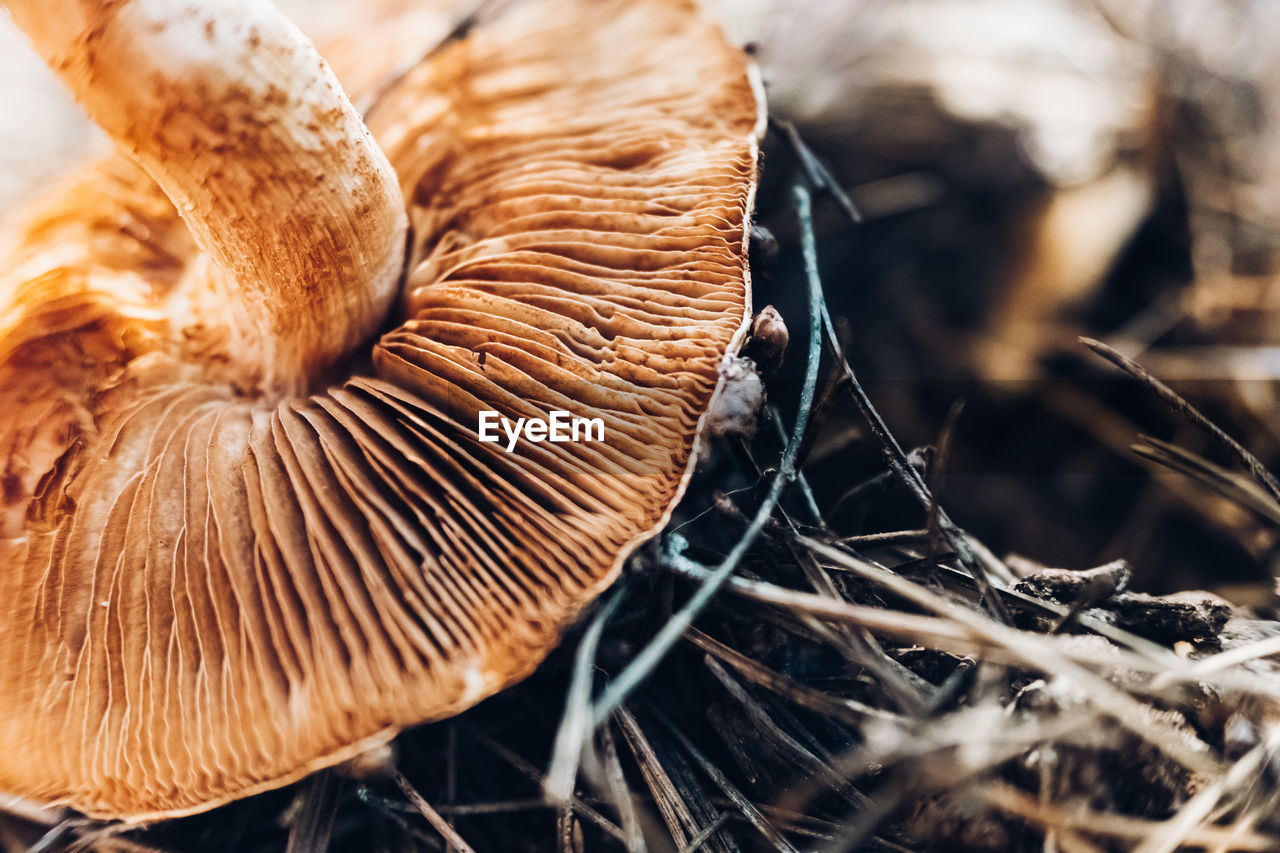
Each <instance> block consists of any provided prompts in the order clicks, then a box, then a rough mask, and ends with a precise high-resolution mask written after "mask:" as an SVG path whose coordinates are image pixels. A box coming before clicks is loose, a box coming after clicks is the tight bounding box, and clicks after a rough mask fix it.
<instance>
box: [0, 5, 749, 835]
mask: <svg viewBox="0 0 1280 853" xmlns="http://www.w3.org/2000/svg"><path fill="white" fill-rule="evenodd" d="M424 47H427V46H424ZM367 50H368V51H369V55H370V61H371V62H377V61H378V57H377V53H378V45H377V44H371V45H368V46H367ZM757 108H758V107H757V103H756V98H755V95H754V93H753V90H752V87H751V86H750V84H749V81H748V78H747V74H746V68H745V61H744V60H743V58H742V57H741V56H739V55H738V54H737V53H736V52H735V51H733V50H732V49H731V48H729V47H728V46H727V45H726V44H725V43H724V41H723V40H722V39H721V38H720V36H719V35H718V33H716V32H714V31H713V29H712V28H711V27H710V26H709V25H708V24H706V23H704V22H702V21H701V20H700V19H698V18H697V16H696V14H695V13H694V11H693V9H692V8H691V6H690V5H689V4H687V3H684V2H680V0H594V2H593V0H564V1H563V2H556V1H555V0H527V2H518V3H515V4H513V5H512V6H511V7H510V8H509V9H508V10H507V11H506V12H505V13H504V14H502V15H501V16H500V17H498V18H497V19H496V20H494V21H490V22H486V23H484V24H483V25H481V26H480V27H478V28H477V29H476V30H475V31H474V32H472V33H471V34H470V35H468V36H467V37H466V38H463V39H461V40H458V41H455V42H453V43H451V44H448V45H445V46H443V47H441V48H440V49H438V50H436V51H434V52H433V53H432V54H431V55H430V56H429V58H428V59H426V60H425V61H424V62H422V63H421V64H419V65H417V66H416V67H414V68H413V69H412V70H410V71H409V72H408V73H407V74H404V75H402V76H399V77H396V78H394V79H389V80H387V81H385V85H384V86H383V88H382V89H381V90H380V94H379V96H378V97H377V99H376V101H375V102H374V106H373V107H372V109H371V110H370V111H369V113H368V116H367V119H368V123H369V125H370V127H371V129H372V130H373V131H374V133H375V135H376V136H377V137H378V139H379V141H380V143H381V144H382V145H383V147H384V149H385V150H386V152H387V154H388V156H389V158H390V160H391V162H392V164H393V166H394V167H395V169H396V171H397V174H398V175H399V177H400V180H401V185H402V187H403V189H404V193H405V198H406V202H407V204H408V206H409V210H410V218H411V221H412V223H413V227H414V241H413V245H412V247H411V252H412V264H411V267H410V272H409V275H408V278H407V282H406V286H405V290H404V293H403V294H402V300H401V305H400V307H399V309H398V311H399V313H398V315H397V316H396V318H394V320H393V323H392V324H393V326H394V328H393V329H392V330H391V331H389V332H387V333H386V334H385V335H383V336H382V337H381V339H380V340H378V341H377V342H376V343H375V345H374V346H373V347H372V351H371V354H369V353H366V354H363V355H362V356H361V357H359V358H357V359H355V363H356V364H357V365H358V367H357V368H355V369H353V371H352V375H351V377H350V378H347V379H345V380H340V381H337V382H336V384H334V385H333V386H332V387H330V388H328V389H327V390H323V391H321V392H318V393H316V394H314V395H312V396H311V397H308V398H305V399H296V400H286V401H283V402H278V403H272V404H267V403H264V402H262V401H257V400H254V399H251V398H246V397H245V396H242V395H241V394H239V393H238V392H237V391H236V390H235V388H234V387H228V386H227V385H225V384H217V383H215V382H213V381H212V380H211V379H210V377H211V376H215V375H221V374H219V372H218V371H217V370H216V369H214V367H216V365H215V364H214V362H216V360H217V356H216V353H217V346H218V341H219V334H218V330H217V329H216V328H215V329H209V328H194V327H191V326H180V322H179V321H178V320H177V319H175V318H170V317H169V316H168V315H167V314H166V311H167V310H168V306H170V305H172V304H176V302H177V300H175V299H174V296H175V294H180V293H181V292H182V290H183V289H184V288H191V287H200V286H202V284H201V277H200V276H201V269H202V266H201V263H200V260H199V258H198V256H196V254H195V250H194V248H193V246H192V245H191V243H190V240H189V238H187V237H186V236H185V234H184V233H183V229H182V226H181V222H180V220H178V219H177V217H176V215H175V214H174V212H173V210H172V208H171V207H170V206H168V205H166V204H165V203H164V202H163V199H162V197H160V196H158V193H157V191H156V190H155V188H154V186H153V185H151V184H150V183H149V182H148V181H146V179H145V178H144V177H143V176H141V175H140V174H139V173H138V172H137V170H136V169H135V168H134V167H132V166H130V165H129V164H128V163H126V162H124V161H121V160H116V161H112V162H109V163H106V164H102V165H99V166H97V167H94V168H93V169H92V170H90V171H89V172H88V173H86V175H85V176H83V177H82V178H81V179H80V181H79V182H78V183H76V184H74V185H72V186H71V187H70V189H69V190H68V191H67V192H66V193H65V194H63V195H62V196H60V197H59V198H58V199H56V200H54V201H51V202H49V203H47V204H46V205H45V206H44V207H43V208H42V209H41V210H40V211H39V212H38V213H37V214H36V215H35V216H34V217H33V218H32V219H31V220H30V221H28V222H27V223H26V224H25V228H26V230H25V232H24V236H23V243H22V244H21V245H20V247H19V249H18V251H17V252H16V253H15V255H14V256H13V258H12V260H11V261H10V263H9V265H8V268H7V270H6V271H5V272H4V276H5V278H4V279H3V280H2V285H3V291H2V292H0V299H2V300H3V301H2V302H0V306H2V307H0V311H3V313H0V329H2V330H3V334H2V335H0V407H2V408H0V418H2V419H3V421H2V422H0V450H3V451H4V452H5V453H6V457H5V458H6V459H7V460H8V463H7V468H6V469H5V471H4V473H3V478H2V481H0V485H2V486H3V497H4V503H3V506H2V507H0V510H2V512H3V514H0V535H2V536H3V537H4V538H3V539H2V540H0V560H3V562H0V697H2V698H0V791H5V792H10V793H16V794H20V795H24V796H29V797H33V798H36V799H39V800H42V801H49V802H55V801H56V802H65V803H69V804H71V805H72V806H74V807H75V808H77V809H80V810H82V811H84V812H87V813H89V814H92V815H96V816H103V817H121V818H126V819H142V818H152V817H157V816H171V815H179V814H185V813H190V812H195V811H200V810H203V809H206V808H210V807H213V806H216V805H218V804H220V803H224V802H226V801H228V800H231V799H235V798H237V797H240V796H244V795H246V794H249V793H252V792H254V791H258V790H263V789H266V788H271V787H275V786H278V785H282V784H285V783H287V782H289V781H292V780H294V779H297V778H299V777H300V776H302V775H304V774H306V773H308V772H310V771H312V770H315V769H318V768H320V767H323V766H326V765H330V764H333V763H336V762H338V761H341V760H343V759H345V758H348V757H351V756H353V755H355V754H357V753H358V752H360V751H361V750H363V749H366V748H368V747H370V746H372V745H374V744H376V743H379V742H381V741H384V740H386V739H387V738H389V737H391V736H392V735H394V733H395V732H396V731H398V730H399V729H400V728H402V727H404V726H406V725H411V724H414V723H418V722H422V721H426V720H432V719H438V718H441V717H444V716H447V715H450V714H453V713H456V712H458V711H461V710H463V709H465V708H467V707H469V706H470V705H472V704H474V703H475V702H477V701H479V700H480V699H482V698H484V697H485V696H487V695H490V694H492V693H493V692H495V691H497V690H499V689H501V688H503V687H504V686H506V685H509V684H511V683H512V682H513V681H515V680H517V679H519V678H521V677H523V676H525V675H527V674H528V673H529V672H530V671H531V670H532V669H533V668H534V667H535V666H536V665H537V664H538V663H539V662H540V661H541V659H542V658H543V657H544V656H545V654H546V653H547V651H549V650H550V648H552V647H553V646H554V645H555V643H556V642H557V640H558V637H559V634H560V632H561V631H562V629H563V628H564V627H565V626H566V624H568V623H569V622H570V621H571V620H572V619H573V618H574V616H575V615H576V614H577V613H578V611H579V610H580V609H581V608H582V607H583V606H585V605H586V604H587V603H588V602H589V601H590V600H591V599H592V598H593V597H594V596H595V595H597V594H598V593H599V592H600V591H601V590H602V589H603V588H604V587H606V586H607V585H608V584H609V583H610V582H611V581H612V580H613V578H614V577H615V576H616V574H617V572H618V569H619V566H620V564H621V561H622V559H623V558H624V557H625V556H626V554H627V553H629V551H630V550H631V549H632V548H634V547H635V545H636V544H637V543H638V542H639V541H641V540H642V539H643V538H645V537H646V536H649V535H652V533H653V532H654V531H655V530H656V529H657V528H658V527H660V526H661V524H662V523H664V521H665V519H666V517H667V515H668V513H669V512H670V508H671V505H672V503H673V502H674V501H675V499H676V498H677V497H678V495H679V493H680V491H681V490H682V489H683V485H684V482H685V479H686V476H687V472H688V470H689V461H690V455H691V452H692V449H693V445H694V441H695V434H696V432H697V427H698V423H699V419H700V418H701V416H702V414H703V413H704V412H705V410H706V409H707V406H708V404H709V401H710V399H711V396H712V394H713V393H714V391H715V388H716V384H717V378H718V374H717V370H718V365H719V363H720V360H721V359H722V357H723V356H724V354H725V353H726V351H728V350H730V349H732V348H733V347H734V346H735V345H736V343H737V341H738V339H739V337H740V336H741V334H742V329H743V327H744V321H745V318H746V314H747V310H748V299H747V284H746V268H745V260H744V245H743V240H744V232H745V228H746V217H747V215H748V211H749V206H750V203H751V195H752V187H753V186H754V177H755V176H754V172H755V153H756V149H755V141H754V129H755V126H756V123H757ZM485 410H493V411H496V412H498V413H499V414H500V415H501V416H503V417H506V418H509V419H511V420H515V419H517V418H521V417H524V418H532V417H548V416H549V415H550V412H552V411H553V410H562V411H567V412H569V413H571V414H572V415H573V416H578V417H585V418H600V419H602V420H603V422H604V436H605V440H604V441H602V442H578V443H549V442H542V443H532V442H529V441H521V442H520V443H518V445H517V446H516V448H515V449H514V451H513V452H510V453H508V452H507V451H506V449H505V445H506V444H507V440H506V437H505V436H503V438H502V440H501V442H499V443H496V444H495V443H482V442H480V441H479V440H478V437H477V422H478V416H479V413H480V412H481V411H485Z"/></svg>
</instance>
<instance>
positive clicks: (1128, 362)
mask: <svg viewBox="0 0 1280 853" xmlns="http://www.w3.org/2000/svg"><path fill="white" fill-rule="evenodd" d="M1080 343H1082V344H1084V345H1085V346H1087V347H1088V348H1089V349H1091V350H1093V351H1094V352H1095V353H1097V354H1098V355H1100V356H1102V357H1103V358H1105V359H1106V360H1107V361H1109V362H1111V363H1112V364H1114V365H1115V366H1116V367H1118V368H1120V369H1121V370H1122V371H1124V372H1125V373H1127V374H1128V375H1129V376H1131V377H1133V378H1134V379H1136V380H1138V382H1139V383H1141V384H1142V386H1143V387H1144V388H1146V389H1147V390H1148V391H1149V392H1151V393H1152V394H1153V395H1155V397H1156V398H1157V399H1158V400H1160V401H1161V402H1163V403H1165V404H1166V405H1168V406H1170V407H1171V408H1172V409H1173V410H1174V411H1175V412H1177V413H1178V414H1180V415H1182V416H1183V417H1185V418H1186V419H1187V420H1188V421H1190V422H1191V423H1192V424H1194V425H1195V426H1196V427H1198V428H1199V429H1200V430H1201V431H1203V432H1204V433H1205V434H1206V435H1208V436H1209V437H1210V438H1211V439H1213V440H1214V441H1216V442H1218V443H1219V444H1221V445H1222V446H1223V447H1225V448H1226V449H1227V450H1229V451H1230V452H1231V453H1232V455H1234V456H1235V457H1236V459H1237V460H1238V461H1239V462H1240V463H1241V464H1242V465H1244V467H1245V468H1246V469H1248V471H1249V473H1250V474H1252V475H1253V477H1254V479H1256V480H1257V481H1258V482H1259V483H1261V484H1262V485H1263V487H1264V488H1266V490H1267V491H1268V492H1270V493H1271V496H1272V497H1273V498H1275V499H1276V500H1277V501H1280V481H1278V480H1276V478H1275V476H1274V475H1273V474H1272V473H1271V472H1270V471H1268V470H1267V468H1266V466H1265V465H1263V464H1262V462H1261V460H1259V459H1258V457H1256V456H1254V455H1253V454H1252V453H1250V452H1249V451H1248V450H1246V449H1245V448H1244V446H1243V445H1242V444H1240V442H1238V441H1236V440H1235V439H1234V438H1232V437H1231V436H1229V435H1227V434H1226V433H1225V432H1224V431H1223V430H1222V429H1221V428H1220V427H1219V426H1218V425H1217V424H1215V423H1214V422H1213V421H1211V420H1209V419H1208V418H1207V417H1205V415H1204V414H1203V413H1202V412H1201V411H1200V410H1199V409H1197V408H1196V407H1195V406H1193V405H1191V404H1190V403H1188V402H1187V401H1186V400H1185V399H1183V398H1182V396H1181V395H1179V394H1178V393H1177V392H1176V391H1174V390H1173V389H1172V388H1170V387H1169V386H1168V385H1165V384H1164V383H1163V382H1161V381H1160V380H1159V379H1157V378H1155V377H1154V376H1152V375H1151V374H1150V373H1148V372H1147V369H1146V368H1144V367H1143V366H1142V365H1140V364H1138V363H1137V362H1136V361H1134V360H1133V359H1131V358H1129V357H1128V356H1125V355H1122V354H1121V353H1119V352H1116V350H1114V349H1112V348H1111V347H1109V346H1107V345H1106V344H1104V343H1103V342H1102V341H1098V340H1094V339H1093V338H1081V339H1080Z"/></svg>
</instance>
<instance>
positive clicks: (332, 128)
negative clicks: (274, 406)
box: [0, 0, 407, 394]
mask: <svg viewBox="0 0 1280 853" xmlns="http://www.w3.org/2000/svg"><path fill="white" fill-rule="evenodd" d="M0 2H3V3H4V5H5V6H6V7H7V8H8V10H9V12H10V14H11V15H12V17H13V19H14V21H15V23H17V25H18V26H19V27H21V28H22V29H23V30H24V31H25V32H26V34H27V36H28V37H29V38H30V39H31V41H32V42H33V43H34V45H35V47H36V49H37V51H39V53H40V54H41V56H42V57H43V58H44V59H45V61H46V62H48V63H49V65H50V67H51V68H53V69H54V71H56V72H57V74H58V75H59V76H60V77H61V78H62V80H63V82H64V83H65V84H66V85H67V86H69V87H70V89H71V90H72V92H73V93H74V94H75V96H76V98H77V100H78V101H79V102H80V103H81V104H82V105H83V106H84V108H85V109H86V110H87V111H88V113H89V115H90V116H91V117H92V118H93V120H94V121H96V122H97V123H98V124H99V125H100V126H101V127H102V128H103V129H104V130H106V131H107V132H108V133H109V134H110V135H111V136H112V137H114V138H115V139H116V141H118V142H119V143H120V144H121V145H123V146H124V147H125V148H127V149H128V150H129V151H130V152H132V154H133V156H134V157H136V158H137V160H138V161H139V162H140V163H141V165H142V166H143V168H145V169H146V170H147V172H148V173H149V174H150V175H151V176H152V177H153V178H154V179H155V180H156V182H157V183H158V184H159V185H160V186H161V188H163V190H164V191H165V192H166V193H167V194H168V196H169V198H170V199H171V200H172V201H173V202H174V204H175V206H176V207H177V209H178V211H179V213H180V214H181V215H182V217H183V219H184V220H185V221H186V222H187V224H188V226H189V227H190V229H191V232H192V234H193V236H194V238H195V241H196V243H197V244H198V245H199V246H200V248H201V249H202V250H203V251H204V252H205V253H206V255H207V256H208V259H209V261H211V265H206V267H205V269H206V271H207V273H208V276H207V278H206V279H204V280H196V281H194V282H188V284H189V286H188V287H186V288H184V294H183V296H182V297H181V298H183V299H186V300H187V301H188V304H187V305H185V306H176V308H177V309H178V310H177V315H178V316H179V317H181V319H180V320H179V321H178V323H177V326H178V328H177V329H175V331H177V332H179V337H180V338H182V339H186V340H188V341H190V342H194V343H189V344H188V345H187V349H188V350H195V351H204V355H205V357H206V361H207V362H208V363H217V362H221V361H223V360H228V361H229V362H230V363H231V364H232V369H233V370H234V372H235V376H234V379H235V380H236V382H237V384H239V385H240V386H241V387H256V388H258V389H259V390H261V391H264V392H267V393H275V394H283V393H297V392H299V391H301V390H303V389H305V388H306V387H307V386H308V385H309V384H311V383H312V382H314V380H315V379H316V378H317V377H318V376H319V374H321V373H322V372H323V371H324V370H325V369H326V368H328V367H330V366H332V365H334V364H335V363H336V362H338V361H339V360H340V359H342V358H343V357H344V356H346V355H347V354H349V353H351V352H352V351H353V350H354V349H355V348H356V347H357V346H358V345H359V344H360V343H361V342H363V341H365V340H367V339H368V338H369V337H370V336H371V335H372V334H374V333H375V332H376V331H377V330H378V328H379V326H380V324H381V323H382V321H383V319H384V318H385V316H386V313H387V311H388V310H389V308H390V306H391V304H392V302H393V301H394V299H395V296H396V291H397V283H398V280H399V276H400V272H401V267H402V264H403V259H404V244H405V230H406V228H407V224H406V223H407V220H406V216H405V211H404V204H403V201H402V199H401V196H400V192H399V188H398V184H397V181H396V178H395V174H394V173H393V171H392V169H391V166H390V164H389V163H388V162H387V159H386V157H385V156H384V155H383V153H382V151H381V150H380V149H379V148H378V146H377V144H376V143H375V142H374V140H373V137H372V136H371V135H370V133H369V131H368V129H367V128H366V127H365V126H364V123H363V121H362V120H361V118H360V116H359V115H358V114H357V113H356V111H355V109H354V108H353V107H352V106H351V103H350V102H349V101H348V100H347V97H346V95H345V94H344V93H343V91H342V88H341V86H340V84H339V83H338V80H337V78H336V77H334V75H333V73H332V72H331V71H330V70H329V67H328V66H327V65H326V64H325V62H324V60H323V59H322V58H321V57H320V55H319V53H317V51H316V49H315V46H314V45H313V44H312V43H311V42H310V41H309V40H308V39H307V38H306V37H305V36H303V35H302V33H301V32H299V31H298V29H297V28H296V27H295V26H294V25H293V24H292V23H291V22H290V21H289V20H288V19H287V18H285V17H284V15H283V14H282V13H281V12H280V11H279V9H277V8H276V7H275V5H273V4H271V3H263V2H255V0H202V2H200V3H190V2H186V0H123V2H100V0H0ZM211 341H213V342H216V343H213V344H211V343H210V342H211ZM209 350H213V352H212V353H210V352H209ZM211 355H212V357H209V356H211Z"/></svg>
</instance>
